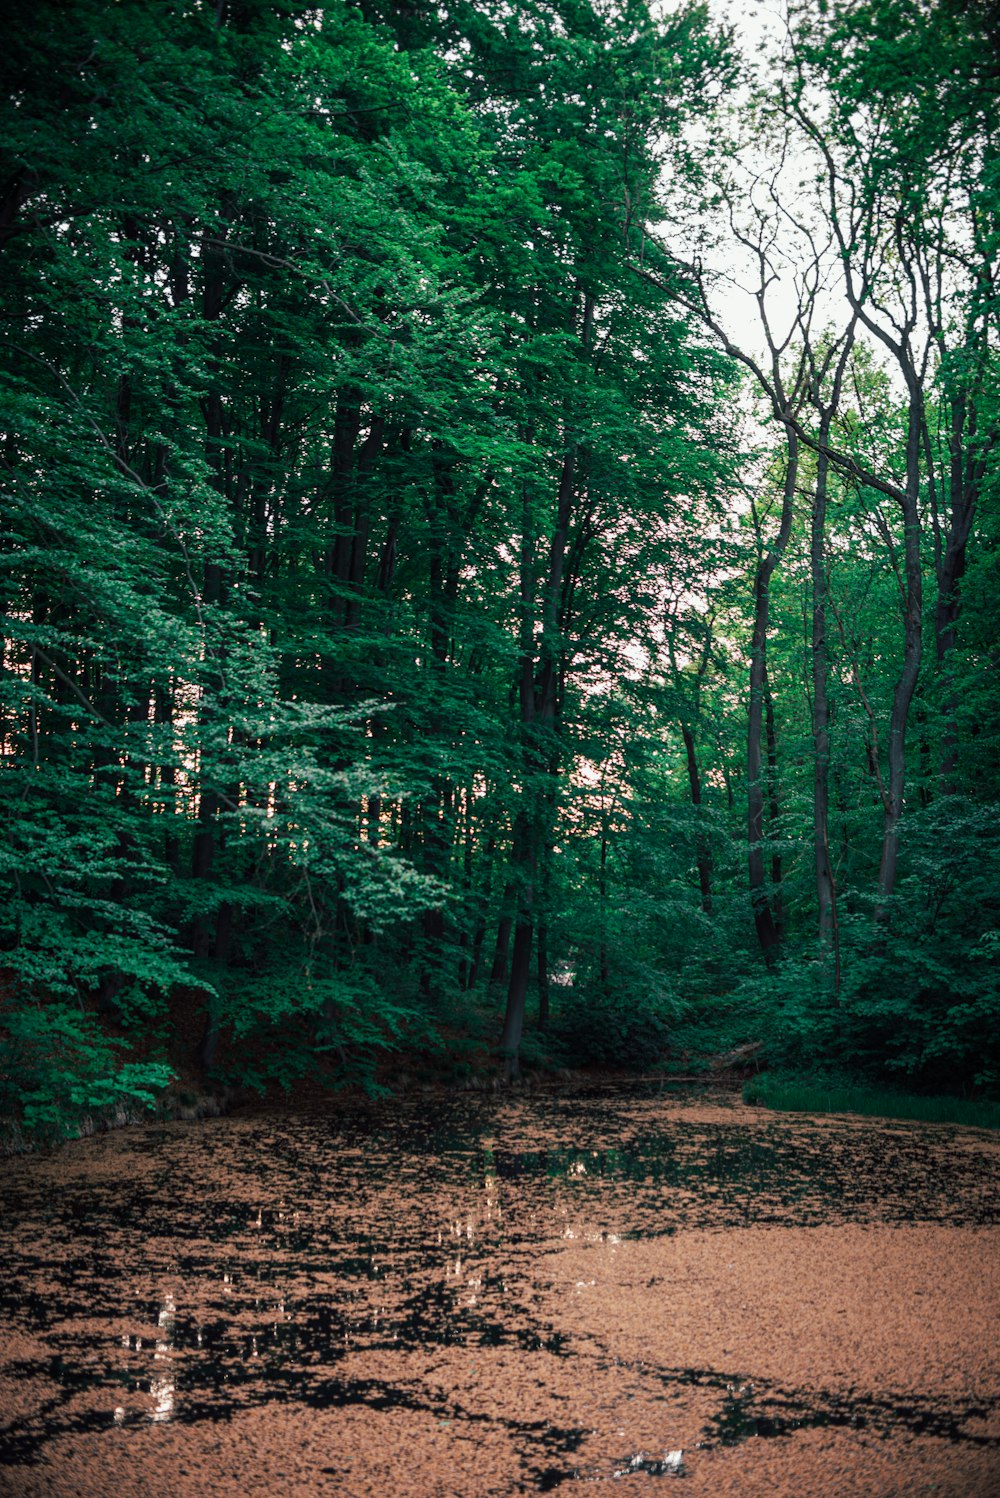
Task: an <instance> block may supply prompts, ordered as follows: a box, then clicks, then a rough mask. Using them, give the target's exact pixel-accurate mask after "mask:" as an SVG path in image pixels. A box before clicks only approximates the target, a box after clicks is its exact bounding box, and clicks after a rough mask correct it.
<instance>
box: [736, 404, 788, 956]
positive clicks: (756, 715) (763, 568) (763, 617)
mask: <svg viewBox="0 0 1000 1498" xmlns="http://www.w3.org/2000/svg"><path fill="white" fill-rule="evenodd" d="M787 440H788V461H787V463H786V465H785V482H784V489H783V492H782V504H781V521H780V524H779V527H778V534H777V536H776V537H775V539H774V541H773V543H772V544H771V546H770V548H769V549H768V550H767V551H766V552H765V553H764V555H763V556H762V557H761V559H760V561H759V562H758V564H757V571H756V574H755V576H754V590H753V596H754V620H753V636H752V640H751V645H750V707H749V713H748V721H747V869H748V873H749V881H750V904H751V907H752V910H753V921H754V927H755V928H756V931H757V940H758V941H759V942H760V949H761V952H762V953H763V955H764V961H765V962H766V963H767V964H768V966H769V967H770V966H771V965H772V964H773V963H774V962H775V961H776V960H777V956H778V948H779V946H780V943H781V932H780V930H779V927H778V924H777V922H776V920H775V916H774V911H773V909H772V906H771V901H770V899H769V898H768V890H767V880H766V876H765V872H764V852H765V842H764V803H765V797H766V792H767V782H768V779H769V777H768V774H767V771H766V770H765V768H764V756H763V736H764V713H765V698H766V695H767V631H768V625H769V623H770V608H771V598H770V587H771V578H772V576H773V575H774V571H775V568H776V567H777V565H778V563H779V562H780V560H781V558H782V555H783V554H784V550H785V547H786V545H787V544H788V536H789V532H790V531H791V527H792V515H793V506H794V500H795V485H796V481H797V478H798V467H799V445H798V438H797V437H796V435H795V433H794V432H793V431H791V430H790V429H788V430H787ZM758 534H759V532H758Z"/></svg>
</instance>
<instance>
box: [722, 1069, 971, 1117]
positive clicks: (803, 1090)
mask: <svg viewBox="0 0 1000 1498" xmlns="http://www.w3.org/2000/svg"><path fill="white" fill-rule="evenodd" d="M743 1101H744V1102H745V1103H756V1104H757V1105H759V1106H760V1107H764V1108H776V1109H778V1110H779V1111H781V1112H786V1113H858V1114H861V1115H862V1116H863V1117H865V1118H910V1119H914V1120H919V1121H920V1122H922V1123H953V1124H962V1125H963V1126H964V1127H966V1128H978V1129H1000V1103H993V1102H987V1101H979V1100H977V1099H972V1098H961V1097H940V1096H925V1095H923V1094H920V1093H908V1092H897V1091H889V1090H887V1089H885V1088H882V1089H878V1088H874V1087H865V1086H860V1085H858V1084H857V1083H855V1082H850V1081H848V1080H845V1079H844V1078H837V1077H821V1076H820V1077H796V1076H792V1075H783V1074H781V1073H775V1072H762V1073H761V1074H760V1075H759V1076H757V1077H753V1078H751V1080H750V1081H748V1082H746V1083H745V1084H744V1087H743Z"/></svg>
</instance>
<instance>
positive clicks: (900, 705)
mask: <svg viewBox="0 0 1000 1498" xmlns="http://www.w3.org/2000/svg"><path fill="white" fill-rule="evenodd" d="M921 420H922V410H921V396H920V391H919V388H917V387H916V386H913V387H911V390H910V416H909V431H908V434H907V476H906V489H905V492H904V497H903V504H902V509H903V558H904V563H903V573H904V578H905V590H904V598H903V610H904V622H903V669H902V671H901V672H900V674H899V678H898V680H897V682H896V690H895V692H894V693H893V700H892V715H891V717H890V720H889V749H888V759H889V776H888V782H887V785H886V801H885V815H884V820H883V830H882V857H881V860H880V862H879V873H878V906H877V910H876V915H877V918H878V919H879V920H880V921H883V922H884V921H886V920H887V919H888V906H889V901H890V900H891V899H892V896H893V893H894V891H895V888H896V875H897V873H898V869H899V824H900V820H901V818H902V815H903V796H904V791H905V786H906V726H907V720H908V718H909V712H910V704H911V702H912V701H913V694H914V692H915V691H916V688H917V678H918V676H919V674H920V658H921V644H922V636H921V627H922V613H923V575H922V573H921V567H920V511H919V492H920V432H921Z"/></svg>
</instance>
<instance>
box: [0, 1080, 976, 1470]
mask: <svg viewBox="0 0 1000 1498" xmlns="http://www.w3.org/2000/svg"><path fill="white" fill-rule="evenodd" d="M710 1101H711V1100H710ZM996 1160H997V1155H996V1150H995V1145H994V1144H992V1143H991V1141H989V1140H988V1139H987V1138H986V1137H985V1136H978V1135H975V1134H970V1133H962V1132H961V1131H955V1130H947V1129H940V1128H938V1129H934V1128H925V1127H921V1126H914V1125H900V1126H898V1127H888V1128H887V1127H884V1126H881V1125H872V1126H870V1127H869V1126H867V1125H864V1124H858V1123H853V1124H850V1125H847V1124H845V1125H843V1126H837V1125H831V1124H830V1123H829V1122H825V1123H818V1122H817V1123H810V1122H809V1121H804V1120H801V1119H794V1120H790V1119H784V1118H780V1117H778V1118H776V1117H774V1116H773V1115H769V1116H760V1115H758V1114H755V1113H753V1112H752V1110H749V1109H746V1108H742V1107H741V1106H739V1105H738V1104H735V1103H733V1102H732V1101H730V1100H726V1099H722V1100H719V1099H716V1100H714V1102H711V1106H707V1107H706V1106H704V1104H703V1102H702V1101H700V1100H698V1099H692V1100H690V1101H684V1100H680V1101H678V1100H675V1099H665V1098H663V1097H660V1096H658V1095H655V1094H652V1093H650V1092H628V1091H618V1092H607V1091H605V1092H601V1093H597V1094H594V1095H590V1096H586V1095H579V1096H574V1097H538V1098H531V1099H517V1100H507V1099H499V1100H495V1099H481V1098H468V1099H466V1098H462V1099H456V1100H448V1101H431V1100H427V1099H421V1100H420V1101H419V1102H403V1103H393V1104H391V1105H385V1106H379V1107H369V1108H365V1109H363V1110H360V1111H359V1112H357V1113H356V1114H354V1115H351V1116H344V1115H342V1114H338V1115H327V1116H324V1114H322V1113H320V1112H310V1113H303V1114H295V1113H292V1112H280V1113H278V1112H275V1113H263V1112H261V1113H256V1114H249V1115H247V1116H243V1117H233V1118H229V1119H219V1120H210V1121H206V1122H202V1123H196V1124H170V1125H163V1124H159V1125H150V1126H149V1127H144V1128H134V1129H130V1130H127V1131H123V1132H120V1133H117V1134H114V1135H109V1136H106V1137H104V1138H100V1139H94V1140H88V1141H79V1142H77V1143H74V1144H72V1145H70V1146H68V1147H66V1148H65V1149H64V1150H62V1151H61V1152H59V1153H58V1154H57V1155H54V1156H52V1157H49V1158H45V1159H23V1160H19V1161H13V1162H6V1163H5V1164H4V1165H3V1166H2V1171H3V1176H4V1202H5V1208H4V1214H3V1221H2V1224H0V1264H2V1265H3V1266H4V1269H3V1271H2V1281H0V1315H2V1324H3V1336H2V1342H0V1352H2V1363H0V1398H2V1400H3V1404H2V1406H0V1491H3V1492H8V1493H18V1494H20V1493H27V1492H29V1491H31V1492H33V1491H39V1492H41V1491H47V1492H61V1491H64V1490H65V1491H67V1492H69V1491H75V1488H74V1486H73V1483H74V1481H75V1479H76V1477H77V1476H79V1473H78V1472H76V1471H75V1470H74V1464H75V1463H77V1462H80V1463H89V1464H90V1467H89V1468H88V1470H90V1472H91V1479H92V1478H93V1466H92V1464H93V1462H94V1460H95V1455H96V1456H97V1457H99V1455H100V1453H101V1452H105V1453H107V1454H108V1456H109V1459H110V1456H111V1453H112V1452H115V1453H121V1452H122V1451H128V1450H132V1451H134V1452H139V1451H141V1450H143V1449H145V1448H144V1447H143V1444H142V1443H143V1441H145V1440H148V1439H151V1437H150V1435H149V1432H150V1431H151V1429H152V1427H167V1426H169V1427H172V1428H173V1430H174V1431H175V1432H177V1431H183V1430H185V1429H189V1430H191V1431H195V1430H197V1431H199V1432H200V1433H201V1435H202V1436H203V1435H204V1433H205V1431H206V1430H207V1429H208V1428H209V1427H212V1428H215V1427H218V1428H221V1427H223V1426H224V1425H226V1424H227V1423H228V1422H232V1421H234V1419H236V1418H240V1419H243V1418H244V1417H245V1416H246V1415H247V1412H252V1411H257V1412H258V1414H259V1416H260V1417H261V1418H264V1417H267V1418H269V1417H270V1415H271V1414H273V1413H274V1412H275V1411H276V1410H277V1408H278V1407H279V1406H287V1407H289V1408H294V1409H295V1410H296V1411H300V1412H301V1413H302V1418H303V1419H307V1418H308V1417H309V1413H310V1412H313V1413H318V1412H323V1414H324V1419H327V1418H332V1417H331V1415H330V1412H335V1411H342V1412H343V1411H347V1410H350V1409H355V1410H361V1411H367V1412H369V1413H370V1414H371V1416H372V1419H373V1420H375V1417H376V1416H379V1415H384V1414H386V1413H389V1412H395V1414H396V1415H397V1416H401V1415H402V1413H404V1412H405V1413H406V1415H407V1417H408V1418H410V1419H411V1420H412V1421H415V1422H417V1425H415V1426H414V1428H418V1427H419V1430H420V1431H422V1432H430V1433H431V1436H432V1437H433V1438H434V1439H437V1438H438V1436H440V1438H441V1440H442V1441H445V1442H447V1443H451V1444H450V1446H449V1447H448V1449H454V1442H455V1441H456V1440H458V1439H460V1438H461V1439H463V1440H464V1439H468V1440H469V1441H471V1442H473V1443H479V1444H480V1445H481V1446H482V1448H483V1450H484V1451H485V1450H487V1449H489V1450H492V1449H493V1448H494V1447H496V1450H497V1452H498V1455H497V1457H496V1461H497V1462H498V1463H499V1467H500V1469H501V1470H502V1469H503V1468H504V1465H506V1471H507V1476H506V1478H503V1477H497V1476H493V1477H491V1478H490V1479H489V1482H488V1483H487V1484H486V1486H484V1487H483V1488H482V1491H483V1492H487V1491H489V1492H494V1491H495V1492H498V1493H499V1492H501V1491H509V1492H515V1491H548V1490H551V1489H553V1488H555V1487H557V1486H558V1487H564V1485H565V1484H567V1483H570V1484H574V1483H579V1482H585V1481H596V1480H601V1481H603V1480H608V1481H616V1480H618V1479H619V1478H622V1477H627V1476H630V1475H635V1474H639V1475H640V1476H642V1477H643V1478H644V1479H645V1480H647V1481H648V1482H650V1483H658V1482H661V1481H662V1482H663V1483H667V1484H668V1485H669V1484H671V1483H673V1482H674V1481H675V1480H676V1481H681V1482H683V1481H684V1480H685V1478H686V1474H688V1473H689V1471H690V1470H691V1468H692V1462H694V1463H696V1462H697V1457H698V1453H711V1452H712V1451H713V1449H721V1448H728V1447H735V1446H740V1445H741V1444H743V1443H745V1442H747V1441H749V1440H760V1439H765V1438H770V1439H783V1440H786V1441H794V1440H795V1439H796V1436H797V1433H799V1432H801V1431H804V1430H808V1429H816V1428H828V1427H833V1428H836V1427H844V1428H849V1429H851V1430H853V1431H866V1432H872V1433H874V1434H876V1435H877V1436H878V1438H879V1439H881V1440H892V1439H896V1438H900V1439H907V1438H911V1437H913V1436H914V1435H924V1434H926V1435H929V1436H932V1437H934V1438H935V1439H938V1440H944V1441H947V1442H949V1443H952V1444H955V1445H957V1446H962V1445H967V1446H969V1447H976V1446H978V1447H981V1448H982V1447H988V1448H989V1449H991V1450H992V1449H993V1448H998V1449H1000V1430H998V1428H997V1415H998V1409H1000V1398H998V1397H997V1394H998V1392H1000V1391H996V1390H994V1392H993V1395H992V1396H991V1395H989V1393H988V1391H987V1394H986V1396H985V1397H984V1394H983V1390H982V1388H980V1387H977V1388H976V1390H974V1391H973V1390H971V1388H970V1390H969V1391H968V1392H967V1393H966V1395H965V1396H963V1397H956V1395H955V1393H954V1391H951V1392H950V1393H949V1392H947V1391H946V1392H945V1393H944V1394H942V1392H941V1391H940V1390H934V1389H927V1390H926V1392H920V1390H919V1389H918V1390H917V1391H915V1392H914V1391H907V1392H906V1394H905V1396H902V1395H901V1394H900V1392H899V1391H894V1390H879V1389H876V1388H872V1387H870V1386H869V1387H865V1386H864V1380H861V1386H859V1387H855V1388H845V1387H843V1386H842V1382H840V1383H838V1384H837V1386H836V1387H823V1386H821V1385H819V1384H817V1385H816V1386H813V1387H809V1388H802V1387H798V1386H796V1385H795V1384H794V1383H788V1384H786V1383H784V1382H783V1381H782V1380H781V1379H780V1378H775V1377H774V1374H773V1372H769V1373H767V1374H766V1375H764V1374H762V1373H761V1371H760V1369H755V1368H754V1367H752V1366H742V1365H741V1364H740V1363H739V1362H738V1361H737V1360H736V1359H735V1357H734V1360H733V1361H732V1362H730V1361H727V1360H726V1359H725V1358H724V1357H723V1356H722V1352H723V1351H725V1349H712V1348H707V1349H706V1351H707V1352H708V1353H709V1354H712V1355H710V1356H707V1357H706V1359H705V1362H704V1365H703V1366H687V1365H685V1364H684V1363H683V1362H678V1361H675V1357H674V1350H673V1349H672V1347H671V1345H670V1336H669V1327H668V1329H667V1331H665V1333H664V1335H663V1337H662V1338H661V1340H660V1343H658V1344H656V1351H657V1352H658V1356H656V1357H648V1356H643V1357H639V1358H637V1357H634V1356H629V1354H628V1349H627V1348H626V1347H625V1346H624V1343H623V1344H622V1345H618V1344H617V1342H616V1336H617V1331H618V1329H617V1328H616V1326H615V1325H614V1324H602V1320H601V1311H600V1296H598V1299H597V1301H596V1302H594V1304H595V1307H596V1309H595V1311H594V1312H592V1313H588V1315H590V1318H591V1319H590V1320H588V1321H586V1322H581V1319H580V1314H579V1313H578V1312H576V1311H574V1314H573V1315H572V1316H569V1315H564V1314H563V1308H564V1307H565V1306H567V1305H568V1304H569V1302H568V1300H567V1297H568V1296H571V1295H572V1296H576V1297H579V1296H580V1294H581V1293H585V1292H586V1288H587V1286H588V1285H593V1284H594V1281H593V1279H581V1280H578V1281H573V1282H569V1281H567V1282H566V1283H565V1284H563V1283H561V1282H560V1280H559V1275H558V1265H559V1264H560V1263H562V1262H563V1259H561V1258H560V1257H559V1256H560V1254H563V1255H564V1256H565V1252H566V1251H567V1250H568V1249H570V1248H571V1247H572V1248H573V1249H574V1250H583V1249H586V1248H588V1247H593V1248H594V1250H595V1253H594V1255H592V1257H593V1260H594V1263H595V1264H597V1265H598V1266H607V1264H608V1263H609V1260H608V1257H607V1256H608V1254H618V1253H619V1246H626V1247H627V1245H628V1244H630V1243H637V1242H641V1241H649V1240H655V1239H663V1238H672V1237H683V1236H684V1235H690V1234H702V1235H704V1234H726V1233H737V1232H743V1231H745V1230H747V1229H762V1228H774V1229H784V1230H787V1229H797V1230H809V1229H812V1228H816V1227H819V1226H821V1225H822V1226H823V1227H824V1228H831V1227H833V1228H836V1227H838V1226H843V1227H848V1226H851V1227H862V1228H874V1227H879V1228H884V1227H886V1226H898V1227H900V1228H902V1227H904V1226H906V1227H913V1226H915V1225H921V1224H923V1225H936V1226H937V1227H940V1228H954V1229H966V1230H968V1229H976V1230H982V1229H987V1228H990V1227H992V1226H995V1225H996V1224H997V1221H998V1213H1000V1189H998V1178H997V1171H996ZM699 1241H702V1240H701V1239H699ZM705 1241H712V1240H705ZM621 1252H625V1248H622V1250H621ZM602 1255H603V1257H602ZM566 1262H569V1260H566ZM573 1262H574V1263H575V1262H576V1261H575V1260H574V1261H573ZM581 1262H583V1263H584V1264H589V1263H590V1260H586V1259H584V1260H581ZM553 1265H556V1266H557V1268H556V1270H553ZM606 1272H608V1271H607V1269H606V1267H605V1268H601V1269H600V1273H601V1274H604V1273H606ZM654 1278H655V1277H653V1276H651V1277H650V1279H649V1285H650V1287H652V1286H653V1283H654ZM599 1288H600V1287H599V1286H598V1289H599ZM694 1293H697V1292H696V1291H695V1292H694ZM791 1293H794V1291H792V1292H791ZM578 1303H579V1302H578V1299H577V1301H575V1302H574V1305H576V1304H578ZM659 1303H660V1301H659V1299H657V1298H656V1295H655V1292H654V1298H653V1299H651V1301H650V1304H651V1305H656V1304H659ZM587 1389H589V1390H590V1391H591V1392H590V1394H589V1395H588V1396H587V1397H584V1395H583V1393H582V1391H584V1390H587ZM622 1410H625V1411H626V1415H622V1414H621V1411H622ZM633 1410H634V1411H636V1412H639V1411H642V1420H641V1421H639V1422H638V1423H636V1424H635V1425H634V1429H635V1432H639V1431H640V1429H642V1430H649V1429H652V1428H653V1427H654V1426H655V1429H656V1434H657V1437H658V1445H657V1446H656V1447H650V1448H648V1449H647V1448H646V1447H640V1446H639V1445H638V1444H637V1445H636V1446H635V1448H634V1449H632V1450H628V1449H622V1440H623V1439H624V1438H627V1436H628V1435H629V1433H630V1431H631V1430H632V1426H630V1424H629V1418H628V1414H629V1412H631V1411H633ZM675 1412H676V1418H675ZM636 1419H637V1420H638V1414H637V1416H636ZM642 1421H645V1424H643V1423H642ZM657 1422H659V1423H658V1424H657ZM376 1424H377V1421H376ZM373 1428H374V1427H373ZM387 1428H388V1429H393V1428H396V1429H401V1428H402V1426H401V1425H399V1423H398V1422H397V1424H396V1426H390V1427H387ZM682 1432H686V1436H685V1442H686V1444H682V1439H681V1435H682ZM695 1432H696V1433H697V1439H692V1434H693V1433H695ZM428 1438H429V1437H427V1436H426V1435H424V1436H423V1437H422V1439H428ZM174 1439H175V1438H174V1436H171V1440H174ZM129 1442H132V1443H133V1444H132V1446H131V1447H129V1446H128V1443H129ZM123 1443H124V1444H123ZM490 1443H492V1445H491V1444H490ZM498 1443H502V1444H498ZM626 1445H627V1440H626ZM178 1449H180V1450H183V1449H184V1448H183V1444H182V1445H181V1447H180V1448H178V1447H177V1446H176V1442H175V1445H174V1446H172V1447H170V1450H171V1451H174V1452H176V1451H177V1450H178ZM463 1449H464V1448H463ZM501 1451H502V1453H505V1455H501V1454H499V1453H501ZM84 1452H86V1455H83V1454H82V1453H84ZM382 1454H383V1455H384V1452H383V1453H382ZM175 1459H176V1458H175ZM443 1459H444V1460H445V1464H446V1467H447V1458H443ZM354 1461H355V1457H354V1456H353V1455H352V1453H351V1452H350V1451H346V1452H344V1451H338V1453H337V1459H336V1460H334V1461H327V1462H326V1464H325V1465H324V1464H323V1463H322V1462H321V1461H317V1462H316V1463H315V1464H314V1465H313V1467H312V1468H311V1469H310V1470H311V1472H312V1476H311V1477H308V1478H306V1479H303V1481H304V1482H305V1486H299V1487H295V1488H294V1491H302V1492H306V1491H312V1490H315V1491H329V1492H346V1491H354V1488H353V1487H352V1486H351V1483H352V1482H354V1478H352V1477H350V1473H351V1471H352V1470H354V1468H353V1467H352V1463H353V1462H354ZM81 1470H82V1468H81ZM112 1470H113V1469H112V1468H109V1472H110V1471H112ZM435 1470H436V1469H435ZM490 1470H492V1469H490ZM202 1480H204V1481H206V1482H207V1479H199V1478H198V1477H197V1474H195V1475H194V1476H193V1477H192V1475H191V1473H190V1471H189V1470H188V1469H186V1468H182V1470H181V1472H180V1474H179V1477H178V1478H175V1490H176V1491H192V1492H198V1491H205V1492H210V1491H220V1492H221V1491H224V1485H223V1487H218V1488H215V1487H213V1486H211V1485H206V1486H203V1487H199V1485H198V1484H199V1481H202ZM415 1480H416V1479H415ZM185 1481H186V1482H187V1483H188V1487H187V1488H185V1487H184V1482H185ZM220 1481H221V1479H220ZM421 1481H424V1482H426V1481H427V1479H426V1478H425V1479H421ZM435 1481H436V1479H435ZM32 1482H35V1483H36V1484H37V1486H36V1487H32V1486H31V1484H32ZM108 1482H109V1484H110V1483H112V1482H113V1483H114V1486H113V1487H112V1486H109V1487H108V1489H107V1490H108V1491H109V1492H111V1491H115V1492H118V1493H121V1491H122V1488H121V1480H120V1478H119V1477H115V1478H112V1477H111V1476H109V1477H108ZM504 1482H506V1487H505V1486H503V1484H504ZM136 1483H137V1486H136V1487H135V1489H134V1491H135V1492H137V1493H138V1492H141V1491H144V1488H143V1486H142V1484H141V1481H140V1478H139V1477H138V1476H137V1477H136ZM178 1483H179V1486H178ZM497 1483H499V1484H500V1486H497ZM61 1484H64V1486H61ZM192 1484H193V1485H192ZM490 1484H492V1486H491V1485H490ZM85 1490H87V1491H95V1492H98V1491H103V1489H101V1488H100V1484H99V1480H98V1485H97V1486H96V1487H94V1486H91V1487H90V1488H88V1489H85ZM280 1490H281V1489H280V1488H279V1489H276V1491H280ZM292 1490H293V1488H291V1487H290V1488H288V1491H292ZM362 1490H364V1489H362V1488H359V1489H358V1491H362ZM399 1490H400V1491H402V1490H403V1488H402V1486H400V1489H399ZM415 1491H420V1488H419V1486H418V1487H417V1488H416V1489H415ZM428 1491H430V1490H428ZM434 1491H435V1492H436V1491H441V1492H446V1491H448V1492H451V1491H455V1492H459V1491H463V1489H462V1487H461V1485H460V1483H459V1482H458V1479H457V1478H456V1479H455V1485H454V1486H452V1487H449V1486H448V1485H447V1482H445V1485H444V1486H442V1487H440V1489H438V1488H435V1489H434Z"/></svg>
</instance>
